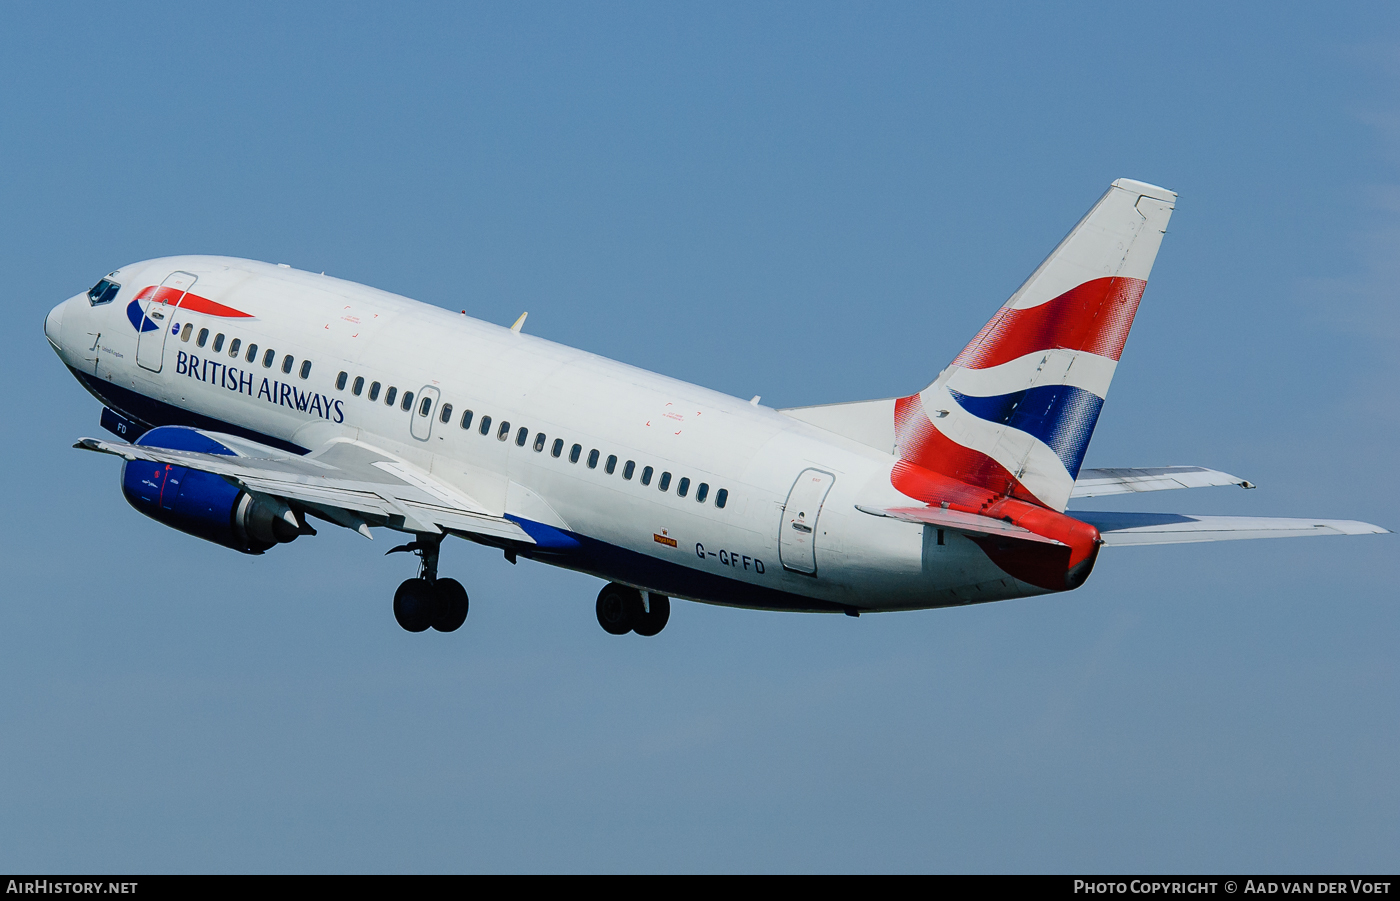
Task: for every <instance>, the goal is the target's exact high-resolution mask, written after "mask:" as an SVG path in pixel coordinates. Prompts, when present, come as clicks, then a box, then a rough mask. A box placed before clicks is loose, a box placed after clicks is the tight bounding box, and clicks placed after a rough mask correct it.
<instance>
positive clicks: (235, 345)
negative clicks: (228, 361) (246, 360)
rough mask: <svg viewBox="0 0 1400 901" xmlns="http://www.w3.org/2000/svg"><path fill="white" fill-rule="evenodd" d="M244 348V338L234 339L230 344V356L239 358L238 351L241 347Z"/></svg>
mask: <svg viewBox="0 0 1400 901" xmlns="http://www.w3.org/2000/svg"><path fill="white" fill-rule="evenodd" d="M242 346H243V339H242V338H234V339H233V340H232V341H230V342H229V343H228V355H229V356H230V357H237V356H238V349H239V348H240V347H242Z"/></svg>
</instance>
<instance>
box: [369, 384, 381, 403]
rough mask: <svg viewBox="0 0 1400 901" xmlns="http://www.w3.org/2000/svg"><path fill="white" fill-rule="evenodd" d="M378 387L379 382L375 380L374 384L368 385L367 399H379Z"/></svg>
mask: <svg viewBox="0 0 1400 901" xmlns="http://www.w3.org/2000/svg"><path fill="white" fill-rule="evenodd" d="M379 387H380V386H379V383H378V382H375V383H374V384H372V385H370V386H369V399H370V400H379Z"/></svg>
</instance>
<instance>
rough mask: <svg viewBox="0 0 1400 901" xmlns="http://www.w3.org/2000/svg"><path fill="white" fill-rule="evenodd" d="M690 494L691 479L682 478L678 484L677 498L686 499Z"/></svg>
mask: <svg viewBox="0 0 1400 901" xmlns="http://www.w3.org/2000/svg"><path fill="white" fill-rule="evenodd" d="M689 493H690V479H689V477H686V476H682V477H681V480H680V481H679V482H677V483H676V497H685V496H686V495H687V494H689Z"/></svg>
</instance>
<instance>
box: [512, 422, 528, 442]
mask: <svg viewBox="0 0 1400 901" xmlns="http://www.w3.org/2000/svg"><path fill="white" fill-rule="evenodd" d="M529 440H530V430H529V429H527V428H525V426H523V425H522V426H521V427H520V431H518V432H516V433H515V446H516V447H524V446H525V442H526V441H529Z"/></svg>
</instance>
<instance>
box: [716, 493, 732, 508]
mask: <svg viewBox="0 0 1400 901" xmlns="http://www.w3.org/2000/svg"><path fill="white" fill-rule="evenodd" d="M728 502H729V489H728V488H721V489H720V490H718V491H716V492H715V506H716V507H719V508H720V509H721V510H723V509H724V505H725V504H726V503H728Z"/></svg>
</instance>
